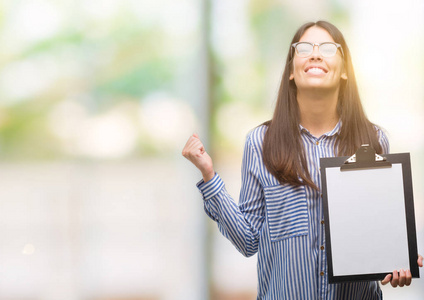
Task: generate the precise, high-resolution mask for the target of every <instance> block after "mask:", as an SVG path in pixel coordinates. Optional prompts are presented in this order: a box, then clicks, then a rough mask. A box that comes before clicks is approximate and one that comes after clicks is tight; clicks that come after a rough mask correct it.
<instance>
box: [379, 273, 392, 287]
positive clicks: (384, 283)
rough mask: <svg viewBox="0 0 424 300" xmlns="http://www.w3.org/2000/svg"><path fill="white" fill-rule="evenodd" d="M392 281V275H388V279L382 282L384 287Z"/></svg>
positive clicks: (385, 278)
mask: <svg viewBox="0 0 424 300" xmlns="http://www.w3.org/2000/svg"><path fill="white" fill-rule="evenodd" d="M390 279H392V274H387V275H386V277H384V279H383V280H382V281H381V284H382V285H386V284H388V283H389V282H390Z"/></svg>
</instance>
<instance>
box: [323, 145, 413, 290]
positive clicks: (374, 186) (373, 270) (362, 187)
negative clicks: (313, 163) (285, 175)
mask: <svg viewBox="0 0 424 300" xmlns="http://www.w3.org/2000/svg"><path fill="white" fill-rule="evenodd" d="M320 171H321V181H322V197H323V207H324V218H325V247H326V253H327V265H328V280H329V283H339V282H348V281H371V280H382V279H384V277H385V276H386V275H387V274H389V273H392V272H393V271H394V270H400V269H404V270H407V269H409V270H410V271H411V274H412V277H413V278H419V269H418V263H417V259H418V251H417V238H416V226H415V214H414V199H413V191H412V175H411V162H410V155H409V153H397V154H386V155H384V157H383V156H380V155H378V154H376V153H375V150H374V149H373V148H372V147H371V146H369V145H362V146H361V147H360V148H359V149H358V151H357V152H356V154H354V155H353V156H351V157H333V158H321V159H320Z"/></svg>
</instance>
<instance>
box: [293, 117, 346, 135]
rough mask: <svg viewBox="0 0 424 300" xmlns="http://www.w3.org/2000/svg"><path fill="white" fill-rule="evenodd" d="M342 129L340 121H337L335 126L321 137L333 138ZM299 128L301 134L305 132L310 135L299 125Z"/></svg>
mask: <svg viewBox="0 0 424 300" xmlns="http://www.w3.org/2000/svg"><path fill="white" fill-rule="evenodd" d="M341 127H342V120H340V119H339V121H338V122H337V124H336V126H335V127H334V128H333V129H332V130H331V131H329V132H326V133H324V134H323V135H325V136H334V135H336V134H339V133H340V129H341ZM299 128H300V131H301V132H307V133H308V134H311V133H310V132H309V130H308V129H306V128H305V127H303V126H302V125H301V124H299Z"/></svg>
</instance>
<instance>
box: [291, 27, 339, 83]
mask: <svg viewBox="0 0 424 300" xmlns="http://www.w3.org/2000/svg"><path fill="white" fill-rule="evenodd" d="M299 42H309V43H316V44H320V43H324V42H334V40H333V38H332V37H331V35H330V34H329V33H328V32H327V31H326V30H325V29H323V28H321V27H318V26H313V27H311V28H309V29H308V30H306V32H305V33H304V34H303V36H302V37H301V38H300V40H299ZM341 79H344V80H345V79H347V77H346V73H344V67H343V57H342V53H341V52H340V49H339V50H337V53H336V54H335V55H334V56H332V57H323V56H322V55H321V53H320V52H319V50H318V46H314V51H313V52H312V54H311V55H310V56H308V57H300V56H298V55H297V53H295V54H294V59H293V69H292V73H291V74H290V80H294V82H295V84H296V87H297V89H298V91H302V90H308V89H314V90H316V89H326V90H337V89H338V88H339V85H340V80H341Z"/></svg>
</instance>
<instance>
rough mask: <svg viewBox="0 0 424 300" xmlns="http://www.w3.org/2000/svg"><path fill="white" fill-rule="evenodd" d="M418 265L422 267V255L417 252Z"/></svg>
mask: <svg viewBox="0 0 424 300" xmlns="http://www.w3.org/2000/svg"><path fill="white" fill-rule="evenodd" d="M418 265H419V266H420V267H421V268H422V267H423V257H422V256H421V255H419V254H418Z"/></svg>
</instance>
